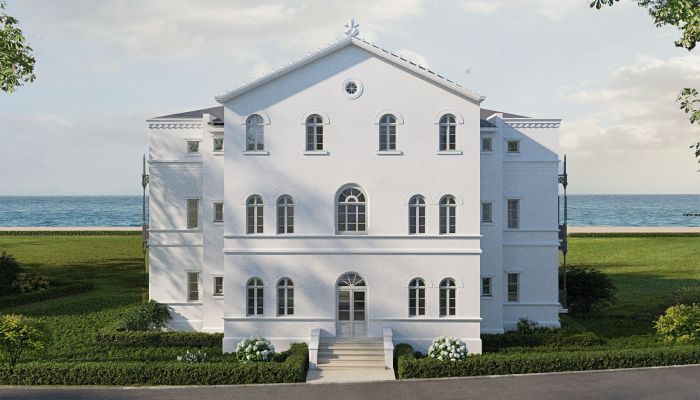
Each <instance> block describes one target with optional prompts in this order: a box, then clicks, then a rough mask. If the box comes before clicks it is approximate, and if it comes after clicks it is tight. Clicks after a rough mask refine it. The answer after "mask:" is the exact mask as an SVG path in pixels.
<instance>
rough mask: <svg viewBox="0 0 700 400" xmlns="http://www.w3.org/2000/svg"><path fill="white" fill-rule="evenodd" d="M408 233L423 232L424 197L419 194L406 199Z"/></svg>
mask: <svg viewBox="0 0 700 400" xmlns="http://www.w3.org/2000/svg"><path fill="white" fill-rule="evenodd" d="M408 233H409V234H412V235H414V234H417V233H425V198H424V197H423V196H421V195H419V194H417V195H415V196H413V197H411V200H409V201H408Z"/></svg>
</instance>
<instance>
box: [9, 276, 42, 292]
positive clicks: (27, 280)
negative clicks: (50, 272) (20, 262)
mask: <svg viewBox="0 0 700 400" xmlns="http://www.w3.org/2000/svg"><path fill="white" fill-rule="evenodd" d="M48 287H49V278H48V277H47V276H46V275H29V274H27V273H25V272H20V273H19V274H17V279H15V281H14V282H12V290H13V291H14V292H17V293H28V292H34V291H38V290H46V289H48Z"/></svg>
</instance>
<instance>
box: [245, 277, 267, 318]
mask: <svg viewBox="0 0 700 400" xmlns="http://www.w3.org/2000/svg"><path fill="white" fill-rule="evenodd" d="M246 287H247V289H248V296H247V297H248V301H247V309H248V311H247V313H248V315H263V311H264V304H263V282H262V280H261V279H260V278H250V279H248V283H247V284H246Z"/></svg>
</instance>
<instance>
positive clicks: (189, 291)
mask: <svg viewBox="0 0 700 400" xmlns="http://www.w3.org/2000/svg"><path fill="white" fill-rule="evenodd" d="M185 274H186V275H185V278H186V279H185V299H187V302H188V303H199V302H201V301H202V297H201V296H200V294H201V293H202V290H201V284H200V277H201V274H200V272H199V271H185ZM193 275H194V276H195V281H194V282H192V279H191V278H192V276H193ZM192 283H195V284H196V290H194V291H193V290H192V287H191V285H192ZM192 294H195V295H196V298H193V297H192Z"/></svg>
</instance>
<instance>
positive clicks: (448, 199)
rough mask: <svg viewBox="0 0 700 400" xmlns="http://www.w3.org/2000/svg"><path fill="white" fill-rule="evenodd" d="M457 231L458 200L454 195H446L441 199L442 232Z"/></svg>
mask: <svg viewBox="0 0 700 400" xmlns="http://www.w3.org/2000/svg"><path fill="white" fill-rule="evenodd" d="M456 232H457V201H455V198H454V196H452V195H449V194H448V195H445V196H442V198H441V199H440V234H441V235H446V234H450V233H456Z"/></svg>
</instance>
